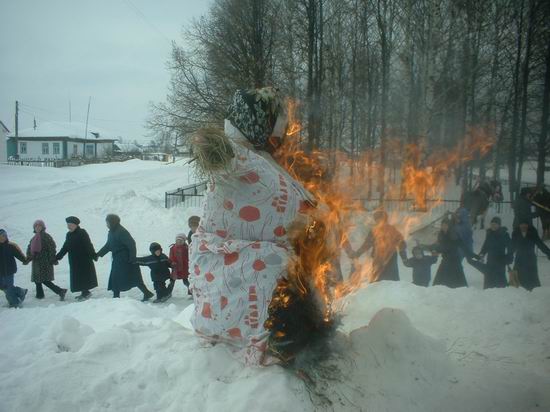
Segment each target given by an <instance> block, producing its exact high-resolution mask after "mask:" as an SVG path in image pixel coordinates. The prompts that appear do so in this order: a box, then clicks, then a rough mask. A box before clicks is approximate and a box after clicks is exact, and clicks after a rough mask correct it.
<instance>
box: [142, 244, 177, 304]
mask: <svg viewBox="0 0 550 412" xmlns="http://www.w3.org/2000/svg"><path fill="white" fill-rule="evenodd" d="M149 251H150V252H151V255H149V256H145V257H140V258H137V259H136V263H137V264H138V265H140V266H148V267H149V269H151V280H152V281H153V286H154V288H155V292H157V298H156V299H155V300H154V301H153V303H160V302H165V301H167V300H168V299H169V298H170V297H171V296H172V295H171V293H170V290H169V289H168V288H166V283H165V282H166V281H167V280H168V279H170V267H171V266H172V264H171V262H170V259H168V256H166V255H165V254H164V253H162V247H161V246H160V245H159V244H158V243H156V242H153V243H151V245H150V246H149Z"/></svg>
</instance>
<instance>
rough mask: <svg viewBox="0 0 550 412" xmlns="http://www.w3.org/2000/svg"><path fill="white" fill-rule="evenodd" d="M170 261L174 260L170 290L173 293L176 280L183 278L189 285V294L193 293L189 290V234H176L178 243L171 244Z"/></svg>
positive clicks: (186, 284)
mask: <svg viewBox="0 0 550 412" xmlns="http://www.w3.org/2000/svg"><path fill="white" fill-rule="evenodd" d="M169 257H170V261H171V262H172V274H171V275H170V277H171V279H170V286H169V290H170V293H172V290H173V289H174V285H175V283H176V280H178V279H181V280H183V284H184V285H185V286H187V294H188V295H192V293H191V291H190V290H189V280H188V278H189V253H188V249H187V236H186V235H185V233H180V234H179V235H177V236H176V243H175V244H173V245H172V246H170V256H169Z"/></svg>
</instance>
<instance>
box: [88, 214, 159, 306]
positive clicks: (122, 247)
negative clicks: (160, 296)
mask: <svg viewBox="0 0 550 412" xmlns="http://www.w3.org/2000/svg"><path fill="white" fill-rule="evenodd" d="M105 222H106V223H107V227H108V228H109V234H108V235H107V243H105V245H104V246H103V247H102V248H101V249H100V250H99V251H98V252H97V256H99V257H103V256H105V255H106V254H107V253H109V252H111V253H112V256H113V261H112V264H111V274H110V275H109V286H108V290H111V291H113V298H119V297H120V292H125V291H127V290H130V289H132V288H134V287H137V288H138V289H139V290H141V291H142V292H143V299H142V301H143V302H146V301H148V300H149V299H151V298H152V297H153V296H154V293H152V292H151V291H150V290H149V289H147V287H146V286H145V284H144V283H143V278H142V277H141V270H140V268H139V265H138V264H137V263H136V242H135V240H134V238H133V237H132V236H131V235H130V233H129V232H128V231H127V230H126V228H125V227H124V226H122V225H121V224H120V217H118V215H114V214H109V215H107V217H106V218H105Z"/></svg>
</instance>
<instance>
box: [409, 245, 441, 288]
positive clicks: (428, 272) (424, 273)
mask: <svg viewBox="0 0 550 412" xmlns="http://www.w3.org/2000/svg"><path fill="white" fill-rule="evenodd" d="M412 254H413V257H412V258H410V259H407V260H404V261H403V264H404V265H405V266H407V267H409V268H412V270H413V283H414V284H415V285H417V286H428V285H429V284H430V280H431V278H432V265H433V264H435V263H436V262H437V256H424V252H423V251H422V248H421V247H420V246H415V247H414V248H413V250H412Z"/></svg>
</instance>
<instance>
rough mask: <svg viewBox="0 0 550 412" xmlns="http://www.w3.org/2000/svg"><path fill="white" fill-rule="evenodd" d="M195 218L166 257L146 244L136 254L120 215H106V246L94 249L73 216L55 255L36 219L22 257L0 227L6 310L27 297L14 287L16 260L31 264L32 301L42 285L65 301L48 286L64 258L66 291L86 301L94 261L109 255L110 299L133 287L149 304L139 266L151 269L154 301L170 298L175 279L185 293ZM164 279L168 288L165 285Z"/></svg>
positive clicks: (92, 282) (0, 264) (93, 278)
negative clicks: (143, 250)
mask: <svg viewBox="0 0 550 412" xmlns="http://www.w3.org/2000/svg"><path fill="white" fill-rule="evenodd" d="M198 220H199V219H198V217H196V216H193V217H191V218H190V219H189V222H188V223H189V227H190V231H189V233H188V234H187V235H186V234H179V235H177V236H176V241H175V243H174V244H173V245H171V246H170V252H169V256H166V255H165V254H164V253H163V252H162V247H161V246H160V244H158V243H156V242H154V243H152V244H151V245H150V247H149V251H150V252H151V254H150V255H148V256H145V257H137V256H136V242H135V240H134V239H133V237H132V236H131V235H130V233H129V232H128V231H127V230H126V229H125V228H124V227H123V226H122V225H121V223H120V217H119V216H117V215H114V214H109V215H107V217H106V219H105V221H106V224H107V227H108V229H109V232H108V236H107V242H106V243H105V245H104V246H103V247H102V248H101V249H100V250H99V251H97V252H96V251H95V248H94V246H93V244H92V241H91V240H90V237H89V235H88V233H87V232H86V230H84V229H83V228H81V227H80V220H79V219H78V218H77V217H75V216H69V217H67V218H66V219H65V221H66V223H67V229H68V232H67V235H66V238H65V242H64V243H63V246H62V248H61V250H59V252H57V253H56V244H55V241H54V240H53V238H52V237H51V236H50V234H49V233H47V232H46V225H45V223H44V222H43V221H42V220H37V221H35V222H34V224H33V231H34V235H33V237H32V238H31V240H30V242H29V245H28V247H27V253H26V254H24V253H23V251H22V250H21V248H20V247H19V246H18V245H17V244H15V243H14V242H11V241H10V240H9V238H8V233H7V232H6V230H4V229H0V289H1V290H3V291H4V293H5V295H6V299H7V300H8V304H9V306H10V307H19V306H21V304H22V303H23V301H24V300H25V298H26V296H27V292H28V290H27V289H24V288H20V287H17V286H15V283H14V276H15V274H16V273H17V262H16V260H19V261H20V262H21V263H23V264H24V265H28V264H29V263H31V264H32V266H31V281H32V282H33V283H35V286H36V298H37V299H43V298H44V296H45V295H44V286H46V287H48V288H49V289H50V290H52V291H53V292H54V293H55V294H57V295H58V296H59V300H61V301H63V300H65V296H66V294H67V289H64V288H61V287H59V286H58V285H56V284H55V283H54V266H55V265H57V264H58V263H59V261H60V260H62V259H63V258H64V256H65V255H67V254H68V260H69V272H70V290H71V292H73V293H76V292H80V295H78V296H77V297H76V299H77V300H80V301H81V300H86V299H88V298H89V297H91V295H92V292H91V290H92V289H94V288H96V287H97V286H98V282H97V274H96V270H95V264H94V261H95V262H97V260H98V259H99V258H100V257H103V256H105V255H106V254H107V253H109V252H110V253H111V254H112V264H111V272H110V275H109V283H108V290H110V291H112V292H113V298H118V297H120V293H121V292H125V291H128V290H130V289H132V288H134V287H137V288H138V289H140V290H141V291H142V292H143V299H142V301H144V302H145V301H148V300H150V299H151V298H152V297H153V296H154V294H153V293H152V292H151V291H149V289H147V287H146V286H145V283H144V282H143V278H142V276H141V270H140V266H147V267H149V269H150V271H151V281H152V282H153V285H154V289H155V292H156V294H157V297H156V299H155V301H154V302H155V303H159V302H164V301H166V300H167V299H169V298H170V297H171V296H172V292H173V289H174V286H175V283H176V280H180V279H181V280H182V281H183V284H184V285H185V287H186V288H187V293H188V294H189V295H191V291H190V290H189V281H188V276H189V256H188V242H190V241H191V235H192V234H193V233H194V232H195V231H196V229H197V227H198ZM167 281H169V283H168V285H167V284H166V282H167Z"/></svg>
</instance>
